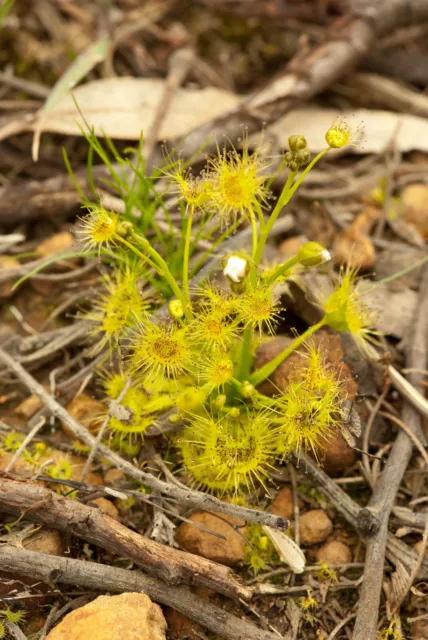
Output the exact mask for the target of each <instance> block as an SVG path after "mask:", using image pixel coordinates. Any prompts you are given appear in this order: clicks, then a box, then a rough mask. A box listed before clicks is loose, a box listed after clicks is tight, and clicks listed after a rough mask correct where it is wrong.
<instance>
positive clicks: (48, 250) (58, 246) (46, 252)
mask: <svg viewBox="0 0 428 640" xmlns="http://www.w3.org/2000/svg"><path fill="white" fill-rule="evenodd" d="M73 242H74V237H73V235H72V234H71V233H70V232H69V231H60V232H59V233H55V234H54V235H53V236H51V237H50V238H47V240H44V241H43V242H41V243H40V244H39V245H37V247H36V251H37V253H39V254H40V255H41V256H50V255H51V254H52V253H57V252H58V251H64V249H68V248H69V247H71V245H72V244H73Z"/></svg>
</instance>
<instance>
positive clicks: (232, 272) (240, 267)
mask: <svg viewBox="0 0 428 640" xmlns="http://www.w3.org/2000/svg"><path fill="white" fill-rule="evenodd" d="M247 268H248V262H247V260H245V258H241V257H239V256H230V258H228V260H227V262H226V266H225V268H224V269H223V274H224V275H225V276H226V278H230V279H231V280H232V282H236V283H239V282H242V280H243V279H244V278H245V276H246V273H247Z"/></svg>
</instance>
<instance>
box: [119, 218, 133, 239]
mask: <svg viewBox="0 0 428 640" xmlns="http://www.w3.org/2000/svg"><path fill="white" fill-rule="evenodd" d="M133 231H134V225H133V224H132V222H129V220H122V221H121V222H119V223H118V225H117V229H116V233H117V235H118V236H120V237H121V238H127V237H129V236H131V235H132V233H133Z"/></svg>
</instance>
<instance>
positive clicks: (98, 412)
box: [61, 393, 106, 438]
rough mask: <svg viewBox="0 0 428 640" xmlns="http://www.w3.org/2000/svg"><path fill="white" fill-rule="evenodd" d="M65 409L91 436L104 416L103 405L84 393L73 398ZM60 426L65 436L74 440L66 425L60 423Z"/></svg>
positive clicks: (104, 408)
mask: <svg viewBox="0 0 428 640" xmlns="http://www.w3.org/2000/svg"><path fill="white" fill-rule="evenodd" d="M65 408H66V409H67V411H68V412H69V414H70V415H71V416H72V417H73V418H74V419H75V420H77V422H80V424H82V425H83V426H84V427H86V428H87V429H88V430H89V431H90V432H91V433H92V434H94V433H97V431H98V429H99V428H100V426H101V424H102V422H103V420H104V419H105V416H106V407H105V405H104V404H103V403H102V402H100V401H99V400H96V399H95V398H91V396H88V395H87V394H86V393H81V394H80V395H78V396H77V397H76V398H73V400H72V401H71V402H69V403H68V405H67V406H66V407H65ZM61 426H62V428H63V430H64V431H65V433H67V435H69V436H71V437H72V438H74V434H73V432H72V431H71V430H70V429H69V427H67V425H66V424H64V423H63V422H61Z"/></svg>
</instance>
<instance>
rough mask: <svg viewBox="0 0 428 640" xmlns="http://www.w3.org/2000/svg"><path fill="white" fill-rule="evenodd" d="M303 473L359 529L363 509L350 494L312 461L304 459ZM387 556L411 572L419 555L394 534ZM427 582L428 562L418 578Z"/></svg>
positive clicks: (389, 539)
mask: <svg viewBox="0 0 428 640" xmlns="http://www.w3.org/2000/svg"><path fill="white" fill-rule="evenodd" d="M300 464H301V468H302V472H306V473H307V474H308V475H310V476H311V478H312V480H313V482H314V484H315V485H316V487H317V489H319V490H320V491H322V493H324V495H325V496H327V498H328V499H329V501H330V502H331V504H333V505H334V508H335V509H337V511H339V512H340V513H341V514H342V515H343V517H344V518H345V519H346V520H347V521H348V522H349V524H350V525H351V526H352V527H355V529H357V525H358V515H359V514H361V513H362V511H363V510H362V509H361V507H360V506H359V505H358V504H357V503H356V502H354V501H353V500H352V498H351V497H350V496H348V494H347V493H346V492H345V491H343V489H341V488H340V487H339V485H338V484H336V482H334V480H332V479H331V478H330V477H329V476H328V475H327V474H326V473H325V471H323V470H322V469H320V467H319V466H318V465H317V464H316V463H315V462H314V461H313V460H312V459H311V458H303V459H302V460H301V462H300ZM386 555H387V557H388V559H389V560H391V562H392V563H393V564H395V565H397V564H398V563H399V562H400V563H401V564H402V565H404V566H405V567H406V568H407V569H409V571H410V570H411V567H412V566H413V565H414V563H415V562H416V560H417V558H418V555H417V553H416V552H415V551H413V549H410V548H409V547H408V545H407V544H405V543H404V542H403V541H402V540H399V539H398V538H396V537H395V536H394V535H393V534H392V533H388V537H387V546H386ZM418 577H419V578H420V579H423V580H425V579H426V578H427V577H428V560H427V559H425V560H424V561H423V563H422V567H421V571H420V573H419V576H418Z"/></svg>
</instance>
